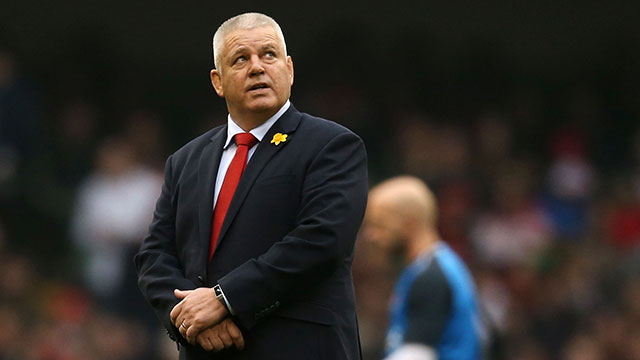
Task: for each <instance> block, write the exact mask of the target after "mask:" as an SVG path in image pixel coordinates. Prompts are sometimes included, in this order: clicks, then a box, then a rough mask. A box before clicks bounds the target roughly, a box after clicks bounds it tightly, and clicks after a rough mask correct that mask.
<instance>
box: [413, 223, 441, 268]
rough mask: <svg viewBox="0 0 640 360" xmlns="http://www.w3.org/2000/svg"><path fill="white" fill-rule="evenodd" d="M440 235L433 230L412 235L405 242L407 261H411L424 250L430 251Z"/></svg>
mask: <svg viewBox="0 0 640 360" xmlns="http://www.w3.org/2000/svg"><path fill="white" fill-rule="evenodd" d="M439 239H440V237H439V236H438V233H436V232H434V231H423V232H420V233H418V234H416V236H414V237H413V238H412V239H411V240H410V241H409V243H408V244H407V250H406V252H405V257H406V260H407V262H409V263H411V262H413V261H414V260H415V259H416V258H417V257H418V256H420V255H421V254H422V253H424V252H429V251H432V250H433V249H434V248H435V246H436V244H437V243H438V241H439Z"/></svg>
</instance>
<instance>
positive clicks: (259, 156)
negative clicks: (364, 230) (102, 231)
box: [135, 106, 368, 360]
mask: <svg viewBox="0 0 640 360" xmlns="http://www.w3.org/2000/svg"><path fill="white" fill-rule="evenodd" d="M276 133H282V134H287V135H288V137H287V139H286V141H284V142H281V143H280V144H279V145H276V144H274V143H270V141H271V139H272V138H273V136H274V135H275V134H276ZM226 136H227V127H226V125H224V126H220V127H217V128H214V129H212V130H210V131H208V132H207V133H205V134H203V135H201V136H200V137H198V138H196V139H194V140H192V141H191V142H189V143H188V144H187V145H185V146H184V147H182V148H181V149H180V150H178V151H177V152H175V153H174V154H173V155H171V156H170V157H169V158H168V160H167V162H166V169H165V183H164V186H163V188H162V193H161V195H160V197H159V199H158V202H157V204H156V210H155V212H154V218H153V221H152V223H151V226H150V227H149V233H148V235H147V236H146V238H145V239H144V242H143V244H142V246H141V248H140V251H139V253H138V254H137V255H136V257H135V263H136V266H137V269H138V282H139V286H140V289H141V290H142V293H143V294H144V296H145V298H146V299H147V301H148V302H149V303H150V304H151V306H152V307H153V309H154V310H155V312H156V314H157V315H158V317H159V318H160V320H161V321H162V323H163V325H164V326H165V327H166V328H167V331H168V332H169V334H170V336H171V337H172V338H173V339H174V340H176V341H178V342H180V343H181V344H182V345H183V346H180V359H331V360H336V359H360V358H361V355H360V345H359V338H358V327H357V319H356V312H355V297H354V291H353V282H352V276H351V263H352V260H353V248H354V242H355V238H356V234H357V231H358V228H359V226H360V223H361V221H362V218H363V215H364V210H365V207H366V199H367V190H368V185H367V162H366V153H365V148H364V145H363V142H362V140H361V139H360V138H359V137H358V136H357V135H355V134H354V133H352V132H351V131H349V130H348V129H346V128H344V127H342V126H340V125H338V124H336V123H334V122H331V121H327V120H324V119H320V118H316V117H312V116H310V115H308V114H304V113H300V112H298V111H297V110H296V109H295V108H294V107H293V106H290V108H289V109H288V110H287V111H286V112H285V113H284V114H283V115H282V117H281V118H280V119H278V121H277V122H276V123H275V124H274V125H273V126H272V127H271V129H270V130H269V132H268V133H267V134H266V135H265V137H264V138H263V139H262V141H261V142H260V143H259V145H258V147H257V149H256V151H255V153H254V154H253V156H252V157H251V159H250V161H249V163H248V164H247V167H246V169H245V172H244V173H243V175H242V178H241V179H240V182H239V184H238V187H237V189H236V192H235V194H234V196H233V200H232V202H231V205H230V206H229V210H228V212H227V215H226V217H225V220H224V223H223V225H222V229H221V232H220V237H219V240H218V243H217V248H216V251H215V253H214V256H213V259H212V261H211V263H210V264H208V261H207V257H208V249H209V243H210V236H211V222H212V216H213V190H214V184H215V181H216V175H217V171H218V165H219V163H220V157H221V154H222V150H223V144H224V142H225V140H226ZM216 283H219V284H220V286H221V287H222V289H223V291H224V292H225V295H226V297H227V299H228V301H229V303H230V304H231V307H232V308H233V311H234V314H235V315H234V317H233V320H234V321H235V322H236V324H238V325H239V326H240V327H241V329H242V330H243V335H244V338H245V342H246V347H245V349H244V350H243V351H238V350H235V349H228V350H224V351H222V352H220V353H208V352H205V351H204V350H203V349H201V348H200V347H199V346H192V345H189V344H188V343H187V342H186V341H185V340H184V339H183V338H182V337H181V335H180V333H179V331H178V330H177V329H176V328H175V327H174V326H173V325H172V324H171V321H170V318H169V313H170V312H171V309H172V308H173V307H174V306H175V305H176V304H177V302H178V301H177V299H176V298H175V296H174V294H173V289H195V288H197V287H202V286H207V287H211V286H213V285H215V284H216Z"/></svg>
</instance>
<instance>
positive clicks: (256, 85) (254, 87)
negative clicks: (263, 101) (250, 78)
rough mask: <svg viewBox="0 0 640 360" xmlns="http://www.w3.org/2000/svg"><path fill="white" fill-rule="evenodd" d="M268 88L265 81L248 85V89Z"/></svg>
mask: <svg viewBox="0 0 640 360" xmlns="http://www.w3.org/2000/svg"><path fill="white" fill-rule="evenodd" d="M268 88H269V85H267V84H266V83H257V84H253V85H251V86H250V87H249V91H255V90H261V89H268Z"/></svg>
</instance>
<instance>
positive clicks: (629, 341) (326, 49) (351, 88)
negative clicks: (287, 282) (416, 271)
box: [0, 0, 640, 360]
mask: <svg viewBox="0 0 640 360" xmlns="http://www.w3.org/2000/svg"><path fill="white" fill-rule="evenodd" d="M638 4H639V3H637V2H631V1H609V2H598V1H568V2H550V1H538V2H529V3H526V2H517V3H516V2H512V3H504V2H497V1H486V2H470V1H449V2H439V3H435V2H422V3H420V4H417V2H411V1H396V2H361V3H358V2H353V3H350V4H345V3H341V2H331V1H323V2H316V3H308V4H307V3H301V2H284V1H275V2H273V3H272V4H269V5H265V4H264V3H263V2H257V1H247V2H244V3H242V4H223V3H214V2H206V3H205V2H203V1H199V2H196V1H183V2H171V3H169V2H167V3H162V4H159V3H157V2H151V1H138V2H125V1H119V0H118V1H111V2H102V3H91V2H83V1H78V0H69V1H65V2H48V1H36V0H25V1H17V2H11V3H9V2H8V1H3V3H2V6H1V8H2V10H1V11H0V359H145V358H151V359H160V358H167V359H174V358H175V347H174V346H173V345H172V344H171V343H168V342H167V340H166V338H165V336H164V335H163V334H162V331H161V329H159V328H158V325H157V324H156V321H155V319H153V315H152V314H150V312H149V310H148V309H147V308H146V307H145V306H144V304H141V303H140V296H139V294H138V292H137V290H136V289H135V282H134V279H133V273H132V271H133V266H132V264H131V261H130V258H131V253H132V252H133V251H135V248H136V246H137V244H138V243H139V241H140V239H141V233H143V232H144V229H145V228H146V226H147V223H146V222H147V221H148V216H150V207H152V203H153V201H154V200H155V196H156V195H157V191H158V190H157V186H159V185H158V181H159V178H158V176H159V174H161V171H162V167H163V161H164V159H165V158H166V156H167V155H168V154H170V153H171V152H172V151H174V150H175V149H177V148H178V147H179V146H180V145H182V144H184V143H185V142H186V141H188V140H189V139H191V138H192V137H194V136H195V135H197V134H199V133H201V132H202V131H203V130H204V129H208V128H210V127H212V126H214V125H217V124H220V123H222V122H224V120H225V115H226V112H225V106H224V102H223V101H222V100H221V99H218V98H217V97H216V96H215V94H214V92H213V91H212V89H211V87H210V84H209V80H208V72H209V70H210V68H211V66H212V65H211V63H212V61H211V49H210V42H211V36H212V34H213V32H214V31H215V29H216V27H217V26H218V24H220V23H221V22H222V21H223V20H224V19H226V18H228V17H230V16H233V15H236V14H238V13H240V12H244V11H248V10H257V11H261V12H265V13H267V14H269V15H271V16H273V17H274V18H275V19H276V20H277V21H278V22H279V23H280V24H281V26H282V28H283V30H284V33H285V36H286V38H287V45H288V50H289V52H290V54H291V55H292V56H293V59H294V62H295V67H296V81H295V85H294V88H293V95H292V101H293V103H294V104H295V105H296V106H297V107H298V108H299V109H301V110H303V111H306V112H309V113H312V114H314V115H319V116H323V117H326V118H329V119H332V120H335V121H337V122H339V123H341V124H344V125H346V126H348V127H350V128H351V129H353V130H354V131H356V132H357V133H358V134H360V135H361V136H362V138H363V139H364V141H365V143H366V145H367V148H368V151H369V156H370V175H371V184H375V183H376V182H377V181H379V180H381V179H383V178H386V177H388V176H392V175H396V174H400V173H410V174H414V175H417V176H420V177H421V178H422V179H424V180H426V181H427V182H428V184H429V185H430V186H431V187H432V188H433V189H434V190H435V192H436V194H437V196H438V200H439V202H440V207H441V217H440V229H441V232H442V235H443V237H444V239H445V240H447V241H449V242H450V243H451V244H452V246H454V248H455V249H456V250H457V251H458V252H459V253H460V254H461V255H462V256H463V257H464V258H465V260H466V261H467V263H468V264H469V266H470V267H471V268H472V269H473V272H474V276H475V278H476V281H477V284H478V288H479V292H480V295H481V299H482V303H483V306H484V307H485V309H486V310H487V313H488V314H489V318H490V319H491V321H492V324H493V330H492V332H493V334H494V335H496V337H495V339H497V341H496V343H497V345H498V346H497V347H496V348H497V349H498V351H497V352H496V354H497V355H495V356H496V358H499V355H502V357H503V358H507V359H522V360H525V359H581V360H582V359H640V325H639V324H640V253H639V251H638V248H639V245H638V244H640V121H639V120H640V85H639V84H640V46H638V44H639V43H640V27H638V24H637V14H638V13H639V10H640V6H639V5H638ZM145 216H146V217H145ZM118 264H120V265H118ZM397 266H398V265H397V264H395V263H389V261H388V260H387V259H386V258H385V257H384V254H380V253H378V252H377V250H376V249H374V248H371V247H369V246H368V245H367V244H366V243H363V242H359V243H358V245H357V259H356V263H355V264H354V277H355V283H356V287H357V296H358V301H359V305H358V306H359V309H358V311H359V317H360V323H361V328H362V329H361V331H362V333H361V336H362V341H363V347H364V350H365V359H377V358H378V357H379V353H380V350H381V349H380V346H381V339H382V336H383V334H384V330H385V325H386V318H385V316H386V302H387V296H388V294H389V293H390V291H391V285H392V283H393V281H394V276H395V274H397V270H398V269H397Z"/></svg>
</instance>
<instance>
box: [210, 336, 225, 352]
mask: <svg viewBox="0 0 640 360" xmlns="http://www.w3.org/2000/svg"><path fill="white" fill-rule="evenodd" d="M209 340H211V345H212V347H213V351H220V350H222V349H224V344H223V343H222V340H220V338H219V337H218V336H217V334H214V335H213V336H211V337H209Z"/></svg>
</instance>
